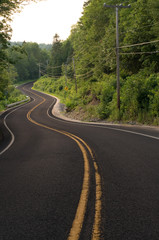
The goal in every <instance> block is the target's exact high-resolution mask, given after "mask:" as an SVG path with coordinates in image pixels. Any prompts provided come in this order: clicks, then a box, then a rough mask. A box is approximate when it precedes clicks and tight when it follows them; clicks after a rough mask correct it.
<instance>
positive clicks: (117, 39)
mask: <svg viewBox="0 0 159 240" xmlns="http://www.w3.org/2000/svg"><path fill="white" fill-rule="evenodd" d="M104 7H108V8H115V9H116V74H117V106H118V109H119V110H120V60H119V13H118V12H119V8H130V7H131V5H130V4H129V5H128V6H123V5H122V4H119V5H107V4H106V3H104Z"/></svg>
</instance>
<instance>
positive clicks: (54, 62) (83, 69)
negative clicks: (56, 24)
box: [0, 0, 159, 125]
mask: <svg viewBox="0 0 159 240" xmlns="http://www.w3.org/2000/svg"><path fill="white" fill-rule="evenodd" d="M104 2H105V0H102V1H96V0H87V1H85V3H84V6H83V15H82V17H81V18H80V19H79V21H78V23H77V24H76V25H74V26H72V30H71V33H70V36H69V37H68V39H67V40H65V41H62V40H60V37H59V35H58V34H55V36H54V37H53V43H52V46H51V47H50V46H45V44H43V45H38V44H37V43H25V42H24V43H21V44H19V43H16V44H15V43H12V44H11V45H10V46H8V41H7V40H9V39H6V41H7V42H6V43H5V44H4V45H7V47H6V48H4V49H3V51H2V53H3V54H4V61H5V66H4V65H3V64H2V63H3V62H4V61H2V62H1V65H0V67H1V69H3V71H2V72H1V73H0V77H1V82H0V100H1V101H3V102H5V101H6V99H7V100H9V95H6V91H8V90H7V89H9V86H10V84H11V83H12V84H17V83H18V84H19V83H20V82H23V81H28V80H36V79H38V81H36V82H35V83H34V89H37V90H40V91H44V92H47V93H49V94H53V95H55V96H57V97H59V98H60V99H61V102H62V103H64V104H66V107H67V112H68V113H74V114H75V115H78V116H79V115H80V118H82V119H84V120H99V119H101V120H106V121H123V122H132V123H135V122H138V123H145V124H154V125H159V14H158V12H159V2H158V1H156V0H130V1H129V3H130V4H131V8H120V9H119V35H120V49H119V50H120V111H119V109H118V108H117V89H116V88H117V87H116V85H117V84H116V35H115V31H116V22H115V9H114V8H106V7H103V4H104ZM120 3H121V2H120V1H117V0H111V1H109V4H110V5H116V4H120ZM125 5H126V4H125ZM9 74H10V75H9ZM8 75H9V76H8ZM8 79H9V80H8ZM10 81H11V83H10Z"/></svg>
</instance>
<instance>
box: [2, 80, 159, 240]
mask: <svg viewBox="0 0 159 240" xmlns="http://www.w3.org/2000/svg"><path fill="white" fill-rule="evenodd" d="M25 88H26V89H29V88H30V84H29V85H26V86H25ZM26 94H27V95H29V96H31V97H32V98H33V99H35V100H33V101H31V102H30V103H28V104H25V105H24V106H23V107H21V108H19V109H17V110H16V111H14V112H13V113H11V114H10V115H9V116H8V117H7V119H6V122H7V125H8V127H9V128H10V130H11V131H12V132H13V134H14V136H15V141H14V143H13V144H12V146H11V147H10V148H9V149H8V150H7V151H6V152H5V153H3V154H2V155H0V240H23V239H24V240H64V239H67V238H68V235H69V232H70V229H71V226H72V222H73V220H74V216H75V213H76V209H77V206H78V202H79V198H80V194H81V188H82V182H83V172H84V167H83V157H82V153H81V151H80V149H79V147H78V146H77V144H76V143H75V142H74V141H73V140H72V139H70V138H69V137H66V136H64V135H62V134H60V133H57V132H53V131H50V130H49V129H44V128H42V127H40V126H37V125H34V124H33V123H31V122H30V121H29V120H28V119H27V117H26V115H27V113H28V111H29V110H31V109H32V108H33V107H34V106H35V105H37V104H38V103H39V102H41V101H42V100H41V98H40V97H38V96H35V95H34V94H31V93H30V92H27V91H26ZM38 94H39V95H41V96H44V97H45V98H46V102H45V103H43V104H42V105H40V106H39V107H38V108H36V109H35V110H34V111H33V112H32V114H31V117H32V119H34V120H36V121H37V122H39V123H42V124H45V125H47V126H49V127H52V128H56V129H59V130H64V131H67V132H70V133H73V134H75V135H76V136H79V137H80V138H82V139H83V140H84V141H86V142H87V143H88V144H89V146H90V147H91V149H92V150H93V152H94V154H95V156H96V161H97V163H98V166H99V171H100V175H101V177H102V219H101V237H100V239H104V240H140V239H141V240H158V239H159V190H158V188H159V131H158V130H156V129H151V128H142V127H135V126H134V127H128V126H123V127H122V126H111V125H107V126H103V125H100V124H99V125H98V126H96V125H95V126H94V125H89V124H86V125H84V124H77V123H71V122H67V121H63V120H59V119H57V118H54V117H52V118H51V117H49V116H48V115H47V110H48V109H49V108H50V106H51V104H52V103H53V102H54V101H55V100H54V99H53V98H52V97H50V96H47V95H44V94H41V93H38ZM49 112H50V111H49ZM5 115H6V113H5V114H3V115H2V116H1V125H0V126H1V129H2V130H3V132H5V134H4V136H5V137H4V141H3V142H2V143H1V145H0V151H2V149H4V148H5V146H7V144H8V142H9V141H10V137H9V136H10V135H9V134H8V133H7V131H6V130H5V128H4V127H3V126H2V120H3V117H4V116H5ZM120 130H121V131H120ZM122 130H124V131H122ZM129 131H132V132H133V133H130V132H129ZM136 133H141V135H140V134H136ZM142 134H144V135H142ZM146 135H149V136H150V137H148V136H146ZM151 136H152V137H153V136H154V137H156V139H155V138H152V137H151ZM157 138H158V139H157ZM90 167H91V172H90V177H91V179H90V183H91V187H90V193H89V201H88V207H87V211H86V215H85V219H84V226H83V228H82V232H81V235H80V240H81V239H82V240H89V239H90V240H91V233H92V226H93V218H94V211H95V210H94V208H95V188H94V186H95V179H94V173H95V171H94V168H93V164H92V162H91V160H90Z"/></svg>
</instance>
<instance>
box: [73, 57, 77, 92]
mask: <svg viewBox="0 0 159 240" xmlns="http://www.w3.org/2000/svg"><path fill="white" fill-rule="evenodd" d="M72 60H73V67H74V78H75V90H76V93H77V79H76V68H75V59H74V57H73V58H72Z"/></svg>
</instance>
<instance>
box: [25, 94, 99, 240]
mask: <svg viewBox="0 0 159 240" xmlns="http://www.w3.org/2000/svg"><path fill="white" fill-rule="evenodd" d="M25 90H26V89H25ZM27 91H28V92H31V91H29V90H27ZM31 93H32V94H34V95H36V96H38V97H40V98H41V99H42V102H40V103H39V104H37V105H36V106H34V107H33V108H32V109H31V110H30V111H29V112H28V113H27V118H28V120H29V121H30V122H32V123H34V124H36V125H38V126H40V127H43V128H46V129H49V130H51V131H54V132H58V133H60V134H63V135H65V136H67V137H69V138H71V139H72V140H73V141H75V142H76V143H77V145H78V146H79V148H80V150H81V152H82V155H83V159H84V177H83V185H82V190H81V195H80V200H79V203H78V207H77V210H76V215H75V218H74V221H73V224H72V227H71V230H70V233H69V236H68V240H78V239H79V237H80V233H81V231H82V227H83V223H84V217H85V213H86V209H87V205H88V196H89V189H90V166H89V159H88V153H87V152H89V154H90V156H91V159H92V160H93V164H94V169H95V181H96V200H95V216H94V224H93V230H92V240H100V225H101V208H102V203H101V197H102V188H101V177H100V174H99V169H98V165H97V163H96V161H95V158H94V156H93V152H92V150H91V148H90V147H89V146H88V144H87V143H86V142H85V141H84V140H83V139H81V138H79V137H78V136H76V135H74V134H71V133H69V132H65V131H61V130H57V129H55V128H52V127H49V126H46V125H44V124H41V123H38V122H36V121H35V120H33V119H32V118H31V113H32V112H33V111H34V110H35V109H36V108H38V107H39V106H40V105H41V104H43V103H44V102H45V101H46V99H45V98H43V97H41V96H40V95H38V94H36V93H33V92H31Z"/></svg>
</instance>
